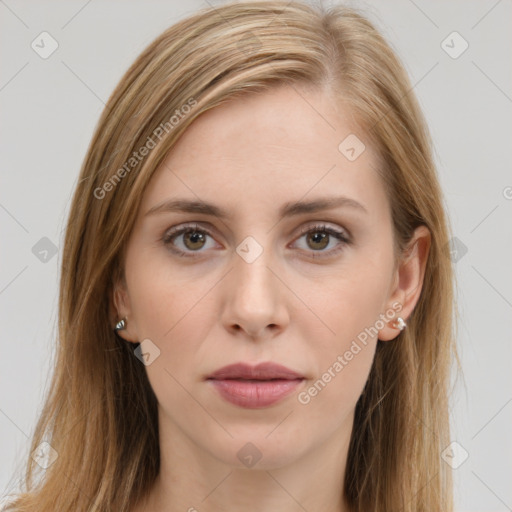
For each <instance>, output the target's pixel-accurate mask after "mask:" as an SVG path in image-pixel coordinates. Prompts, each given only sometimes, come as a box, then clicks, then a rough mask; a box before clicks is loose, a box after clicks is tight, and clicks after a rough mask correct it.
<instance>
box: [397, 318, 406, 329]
mask: <svg viewBox="0 0 512 512" xmlns="http://www.w3.org/2000/svg"><path fill="white" fill-rule="evenodd" d="M395 326H396V328H397V329H400V330H401V331H403V330H404V327H406V326H407V324H406V323H405V322H404V319H403V318H402V317H401V316H399V317H398V318H397V319H396V322H395Z"/></svg>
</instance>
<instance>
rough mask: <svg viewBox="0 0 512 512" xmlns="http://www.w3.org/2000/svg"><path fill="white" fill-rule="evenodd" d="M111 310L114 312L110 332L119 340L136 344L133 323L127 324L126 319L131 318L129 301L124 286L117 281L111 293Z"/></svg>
mask: <svg viewBox="0 0 512 512" xmlns="http://www.w3.org/2000/svg"><path fill="white" fill-rule="evenodd" d="M111 300H112V309H113V311H114V321H113V324H114V325H112V326H111V328H112V331H113V332H115V333H116V334H117V335H118V336H119V337H120V338H122V339H123V340H125V341H129V342H132V343H138V339H137V336H136V333H135V325H134V322H133V321H132V322H129V320H128V317H130V316H131V310H130V301H129V297H128V293H127V291H126V285H125V283H124V280H123V282H122V283H121V282H119V281H117V282H116V283H115V284H114V286H113V289H112V292H111Z"/></svg>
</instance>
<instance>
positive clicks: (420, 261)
mask: <svg viewBox="0 0 512 512" xmlns="http://www.w3.org/2000/svg"><path fill="white" fill-rule="evenodd" d="M430 243H431V234H430V231H429V229H428V228H427V227H426V226H423V225H422V226H418V227H417V228H416V229H415V231H414V233H413V236H412V238H411V240H410V242H409V244H408V246H407V248H406V249H405V250H404V253H403V255H402V257H401V260H400V264H399V265H398V268H397V270H396V271H395V275H394V277H393V284H392V286H391V291H390V296H389V298H388V301H387V303H386V306H387V309H388V310H389V309H396V303H399V304H400V305H401V307H402V309H401V310H400V311H398V312H397V313H396V315H395V317H394V318H393V319H392V320H390V321H389V322H388V323H386V324H385V326H384V327H383V328H382V329H380V330H379V336H378V338H379V340H381V341H389V340H392V339H395V338H396V337H397V336H398V334H400V329H398V327H396V326H395V324H394V322H395V320H396V319H397V318H398V317H399V316H400V317H401V318H403V320H404V321H405V322H406V323H407V318H408V317H409V316H410V314H411V313H412V311H413V310H414V308H415V306H416V304H417V302H418V300H419V298H420V294H421V289H422V287H423V278H424V276H425V269H426V266H427V259H428V254H429V249H430ZM393 304H395V308H393V307H392V305H393ZM406 329H407V327H406Z"/></svg>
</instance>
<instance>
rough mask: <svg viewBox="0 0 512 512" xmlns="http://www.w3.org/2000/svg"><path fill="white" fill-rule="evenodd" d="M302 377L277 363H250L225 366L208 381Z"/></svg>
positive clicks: (291, 378) (209, 377) (292, 378)
mask: <svg viewBox="0 0 512 512" xmlns="http://www.w3.org/2000/svg"><path fill="white" fill-rule="evenodd" d="M303 378H304V376H303V375H300V374H299V373H297V372H294V371H293V370H290V368H287V367H286V366H282V365H280V364H276V363H260V364H258V365H256V366H253V365H250V364H248V363H235V364H230V365H228V366H224V367H222V368H220V369H219V370H217V371H215V372H213V373H212V374H211V375H210V376H208V377H207V379H214V380H221V379H247V380H270V379H286V380H294V379H303Z"/></svg>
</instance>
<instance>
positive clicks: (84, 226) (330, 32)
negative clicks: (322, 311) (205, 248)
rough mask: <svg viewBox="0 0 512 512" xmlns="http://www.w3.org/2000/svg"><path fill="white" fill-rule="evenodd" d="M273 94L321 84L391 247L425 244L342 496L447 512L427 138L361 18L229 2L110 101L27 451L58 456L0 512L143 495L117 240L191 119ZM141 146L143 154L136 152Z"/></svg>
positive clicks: (172, 33)
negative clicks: (349, 127) (368, 155)
mask: <svg viewBox="0 0 512 512" xmlns="http://www.w3.org/2000/svg"><path fill="white" fill-rule="evenodd" d="M283 84H288V85H293V84H304V85H309V86H312V87H314V88H317V89H318V90H319V91H322V90H329V91H334V92H335V93H336V96H335V97H339V98H340V99H341V98H343V101H344V102H346V103H347V104H348V105H350V107H351V108H352V109H353V112H354V114H355V117H356V119H357V121H358V122H359V123H360V125H361V126H362V127H364V130H365V131H364V132H363V133H365V134H366V135H367V136H368V138H369V140H371V141H372V142H373V144H374V145H375V148H376V149H377V150H378V154H379V156H380V158H381V161H382V166H381V172H382V176H383V178H384V180H385V181H384V183H385V185H386V190H387V194H388V197H389V202H390V204H391V206H392V217H393V224H394V236H395V242H396V247H397V248H398V249H399V250H403V249H404V247H405V246H406V243H407V241H408V240H409V239H410V237H411V235H412V232H413V230H414V228H415V227H417V226H419V225H425V226H427V227H428V229H429V230H430V232H431V235H432V242H431V247H430V252H429V256H428V261H427V265H426V273H425V278H424V284H423V289H422V291H421V295H420V298H419V301H418V303H417V306H416V308H415V310H414V312H413V313H412V315H411V316H410V318H409V320H408V327H407V329H405V330H404V331H403V332H401V334H400V335H399V337H398V339H397V340H395V341H394V342H392V343H378V346H377V351H376V354H375V359H374V364H373V367H372V369H371V372H370V375H369V379H368V382H367V384H366V387H365V389H364V391H363V393H362V395H361V397H360V399H359V401H358V403H357V405H356V414H355V422H354V427H353V432H352V438H351V444H350V449H349V455H348V460H347V470H346V478H345V482H344V485H343V488H340V492H344V493H345V494H346V498H347V502H348V503H349V505H350V507H351V510H353V511H354V512H356V511H357V512H363V511H364V512H370V511H374V512H377V511H378V512H398V511H402V512H419V511H425V512H427V511H428V512H432V511H441V510H442V511H443V512H450V511H451V510H452V507H453V505H452V499H453V498H452V480H451V478H452V476H451V473H450V468H449V466H448V465H447V464H446V463H444V461H443V460H442V459H441V452H442V450H443V449H444V448H445V447H446V446H447V445H448V444H449V443H450V435H449V413H448V411H449V407H448V406H449V395H450V389H449V382H450V369H451V363H452V361H453V360H454V356H455V360H456V361H457V362H458V357H457V351H456V346H455V338H456V336H455V332H454V327H455V322H454V321H453V319H454V317H455V315H454V302H455V301H454V276H453V271H452V263H451V260H450V258H449V251H448V250H447V246H448V243H449V240H450V234H449V225H448V220H447V218H446V215H445V205H444V204H443V197H442V192H441V189H440V186H439V183H438V179H437V176H436V170H435V166H434V163H433V158H432V148H431V141H430V137H429V133H428V129H427V127H426V123H425V121H424V118H423V116H422V113H421V111H420V108H419V106H418V104H417V101H416V99H415V97H414V94H413V91H412V87H411V84H410V82H409V79H408V77H407V75H406V73H405V71H404V69H403V67H402V65H401V64H400V62H399V60H398V59H397V57H396V55H395V53H394V51H393V50H392V49H391V47H390V46H389V44H388V43H387V42H386V41H385V40H384V39H383V37H382V36H381V35H380V34H379V32H378V31H377V30H376V29H375V28H374V26H373V25H372V23H371V22H370V21H368V20H367V19H366V17H365V16H363V15H361V14H360V13H358V12H357V11H356V10H354V9H350V8H346V7H342V6H335V7H330V8H328V9H326V8H324V7H313V6H311V5H308V4H304V3H299V2H291V3H290V2H284V1H282V2H281V1H256V2H238V3H228V4H224V5H221V6H216V7H215V8H207V9H203V10H202V11H199V12H197V13H196V14H194V15H192V16H190V17H188V18H186V19H183V20H182V21H180V22H178V23H177V24H175V25H174V26H171V27H170V28H169V29H167V30H166V31H165V32H164V33H163V34H161V35H160V36H159V37H158V38H157V39H156V40H155V41H154V42H152V43H151V44H150V45H149V46H148V47H147V48H146V49H145V50H144V51H143V52H142V53H141V55H140V56H139V57H138V58H137V59H136V61H135V62H134V63H133V65H132V66H131V67H130V68H129V69H128V71H127V72H126V73H125V75H124V76H123V78H122V79H121V81H120V83H119V84H118V86H117V87H116V89H115V90H114V92H113V93H112V95H111V97H110V99H109V100H108V103H107V105H106V107H105V109H104V111H103V113H102V115H101V119H100V120H99V124H98V126H97V128H96V130H95V133H94V136H93V138H92V141H91V143H90V146H89V149H88V152H87V155H86V157H85V160H84V162H83V165H82V168H81V171H80V176H79V179H78V184H77V186H76V190H75V192H74V196H73V201H72V205H71V208H70V213H69V218H68V221H67V228H66V235H65V241H64V248H63V256H62V267H61V281H60V296H59V318H58V319H59V330H58V347H57V352H56V358H55V367H54V368H53V375H52V380H51V385H50V388H49V391H48V394H47V396H46V399H45V402H44V407H43V409H42V412H41V415H40V417H39V419H38V422H37V425H36V429H35V434H34V436H33V440H32V443H31V449H30V452H31V453H33V452H34V451H35V450H36V448H37V447H38V446H39V445H40V444H41V443H42V442H44V441H46V442H48V443H49V445H50V446H51V448H52V449H53V450H55V453H56V454H57V455H58V456H57V458H56V459H55V460H54V461H53V463H52V464H51V465H50V466H49V467H48V468H47V469H46V470H44V471H39V472H38V469H39V470H40V467H39V465H38V464H37V463H36V462H35V460H34V459H33V458H32V457H30V456H29V457H28V461H27V468H26V474H25V475H24V479H23V489H22V490H20V492H19V494H18V496H17V497H16V499H15V500H14V501H13V502H12V504H11V505H10V506H9V507H8V509H7V510H16V511H40V512H54V511H55V510H58V511H60V512H67V511H70V512H71V511H72V512H82V511H83V512H85V511H92V510H106V511H111V510H116V511H129V510H130V509H131V507H133V506H134V505H135V503H137V502H138V501H139V499H141V498H142V497H143V496H145V495H146V493H147V492H148V491H149V489H150V487H151V485H152V483H153V482H154V479H155V477H156V476H157V474H158V471H159V438H158V422H157V402H156V397H155V395H154V393H153V391H152V388H151V386H150V384H149V381H148V378H147V375H146V372H145V368H144V365H142V364H141V363H140V361H139V360H138V359H137V358H136V357H134V353H133V347H134V346H133V345H131V344H129V343H126V342H125V341H123V340H121V339H120V338H118V337H117V336H116V335H115V334H114V333H113V331H112V327H113V325H114V324H115V322H116V320H118V319H117V318H116V317H115V311H114V310H113V306H112V287H113V283H114V282H116V280H117V279H118V278H121V277H122V275H123V255H124V249H125V246H126V242H127V240H128V237H129V235H130V233H131V230H132V227H133V225H134V221H135V218H136V215H137V212H138V206H139V204H140V200H141V198H142V195H143V193H144V189H145V187H146V186H147V184H148V182H149V180H150V179H151V177H152V175H153V173H154V172H155V170H156V169H157V167H158V166H159V164H160V163H161V162H162V160H163V159H164V158H165V156H166V154H167V153H168V151H169V150H170V149H172V147H173V145H174V144H175V143H176V141H177V140H178V138H179V137H180V135H181V134H182V133H183V132H184V130H186V128H187V126H189V125H190V123H192V122H193V121H194V119H196V118H197V117H198V116H199V115H200V114H201V113H203V112H205V111H206V110H208V109H211V108H213V107H215V106H218V105H221V104H222V103H224V102H226V101H228V100H231V99H233V98H235V97H238V96H240V95H243V94H246V93H248V92H251V93H262V92H264V91H266V90H269V89H270V88H272V87H274V86H278V85H283ZM187 105H188V106H187ZM150 140H151V141H152V143H150ZM142 147H146V148H147V149H148V151H146V152H144V153H145V156H144V157H143V158H140V159H139V158H135V157H133V154H134V152H136V153H138V154H139V155H141V154H142V153H143V151H142V150H141V148H142ZM51 453H53V452H51ZM39 477H40V478H39Z"/></svg>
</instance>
